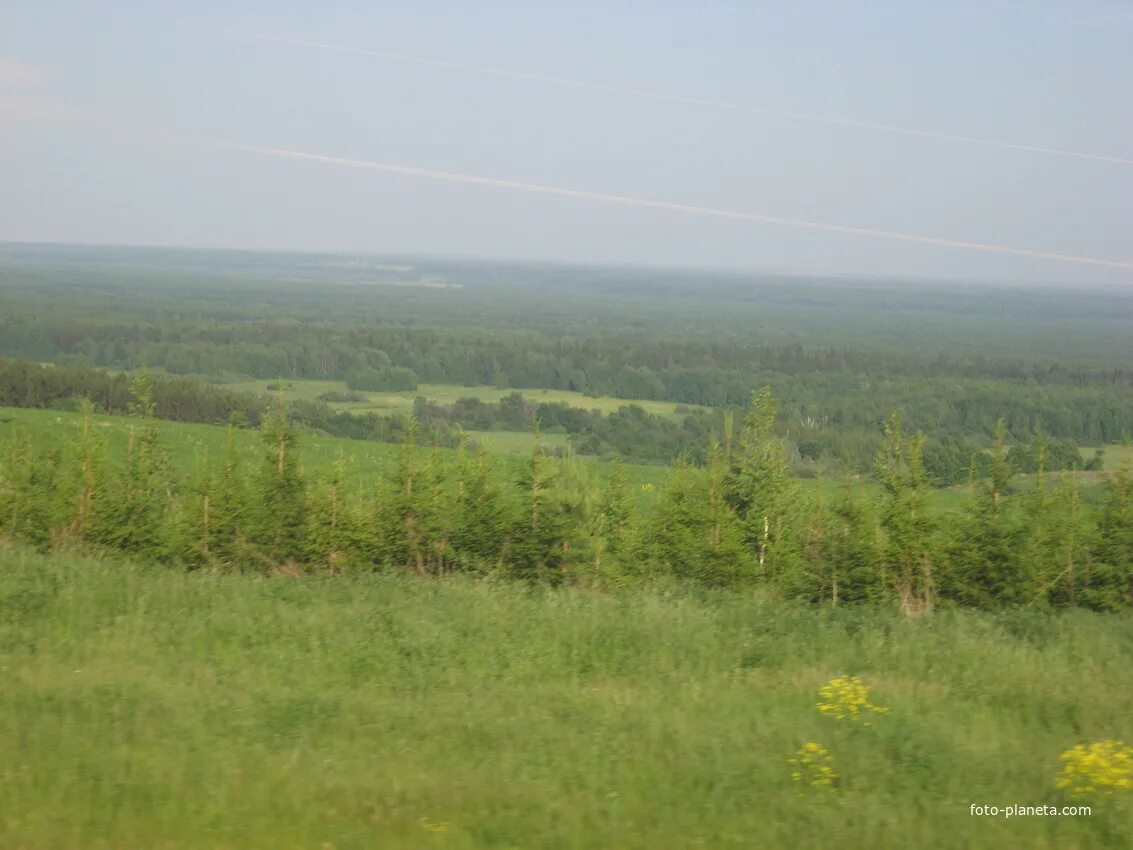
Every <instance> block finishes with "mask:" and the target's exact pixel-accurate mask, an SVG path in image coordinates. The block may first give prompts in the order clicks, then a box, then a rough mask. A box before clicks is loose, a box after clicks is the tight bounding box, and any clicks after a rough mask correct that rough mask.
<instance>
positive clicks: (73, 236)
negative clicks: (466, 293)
mask: <svg viewBox="0 0 1133 850" xmlns="http://www.w3.org/2000/svg"><path fill="white" fill-rule="evenodd" d="M264 36H271V37H274V38H279V39H292V40H300V41H306V42H314V43H318V44H322V45H327V46H329V47H330V48H348V49H349V50H342V49H328V48H318V47H311V46H306V45H300V44H295V43H288V42H286V41H279V40H269V39H267V38H264ZM1131 41H1133V0H1125V1H1124V2H1110V1H1109V0H1074V2H1065V3H1055V2H1046V1H1045V0H1030V2H1022V0H1019V2H997V0H982V2H965V0H957V2H949V3H937V2H917V0H904V2H854V3H845V2H835V1H834V0H829V2H818V0H814V2H808V0H794V1H793V2H758V0H748V2H739V1H738V0H733V2H722V0H721V2H710V0H704V2H696V3H692V2H688V3H685V2H679V0H674V2H666V3H656V2H654V3H626V2H617V0H606V1H605V2H587V0H579V2H574V3H562V2H556V3H543V2H538V0H526V2H511V3H503V2H491V0H483V2H478V3H465V2H461V3H457V2H435V0H416V2H413V3H405V2H399V3H386V2H373V0H369V2H361V0H360V1H359V2H344V1H343V0H337V1H336V0H325V2H319V3H316V2H304V3H298V2H288V0H272V2H225V3H219V2H208V0H204V2H194V3H172V2H168V3H167V2H162V3H153V2H144V3H143V2H116V1H115V0H100V2H80V1H79V0H72V2H66V3H63V2H55V0H37V2H35V3H18V2H15V0H0V241H46V242H81V243H93V244H100V243H106V244H129V245H171V246H188V247H227V248H249V249H264V250H304V251H306V250H330V251H351V252H374V253H429V254H458V255H475V256H484V257H499V258H523V259H549V260H564V261H570V262H583V263H586V262H594V263H635V264H636V263H642V264H653V265H681V266H707V267H714V268H739V269H750V270H757V271H788V272H798V273H818V274H850V275H887V276H891V275H900V276H915V277H932V278H942V277H943V278H956V279H965V280H1012V281H1029V280H1034V281H1040V280H1041V281H1052V280H1055V281H1063V282H1067V283H1082V284H1092V283H1107V284H1108V283H1116V284H1130V285H1133V239H1131V237H1133V98H1131V97H1130V96H1129V87H1130V81H1133V50H1130V49H1129V45H1130V43H1131ZM351 50H353V51H361V52H350V51H351ZM366 51H371V52H377V53H384V54H398V55H403V56H410V57H415V58H418V59H428V60H436V63H435V64H431V63H427V62H419V61H402V60H396V59H391V58H388V57H383V56H375V55H371V53H367V52H366ZM445 63H450V64H445ZM454 65H462V66H474V67H477V68H487V69H495V70H499V71H502V72H506V73H498V74H497V73H483V72H479V71H475V70H470V69H468V68H465V67H453V66H454ZM545 78H555V79H566V80H570V81H575V82H579V83H586V84H589V85H587V86H580V85H565V84H561V83H557V82H553V81H551V80H548V79H545ZM627 90H633V91H647V92H651V93H659V94H662V95H666V96H667V97H666V98H656V97H644V96H640V95H636V94H632V93H630V92H629V91H627ZM701 101H713V102H724V103H726V104H732V105H740V106H748V107H753V108H755V109H763V110H769V111H770V112H759V111H751V110H745V109H736V108H724V107H721V106H718V105H712V104H710V103H704V102H701ZM775 112H789V113H797V114H802V115H806V116H815V117H820V118H822V117H832V118H838V119H848V120H849V121H850V122H858V124H865V125H883V126H888V127H898V128H906V129H914V130H922V131H927V132H928V133H930V135H910V134H907V133H900V132H893V131H890V130H884V129H879V128H878V127H877V126H859V125H858V124H854V123H848V124H845V123H830V122H826V121H817V120H811V119H807V118H800V117H786V116H783V115H778V114H772V113H775ZM933 133H937V134H941V135H943V136H961V137H968V138H974V139H980V140H991V141H999V142H1005V143H1010V144H1015V145H1020V146H1023V147H1038V148H1047V149H1052V150H1061V151H1067V152H1072V153H1081V154H1088V155H1091V156H1086V157H1080V156H1066V155H1058V154H1051V153H1042V152H1038V151H1032V150H1022V149H1019V148H1011V147H999V146H995V145H987V144H976V143H971V142H964V141H958V140H955V139H950V138H941V137H938V136H936V135H931V134H933ZM238 146H244V147H238ZM265 149H272V150H274V151H298V152H303V153H307V154H317V155H320V156H322V157H327V158H331V159H321V160H317V159H312V158H300V157H296V156H292V155H286V156H283V155H278V154H270V153H268V152H267V151H266V150H265ZM1093 157H1098V158H1093ZM1105 157H1108V158H1109V159H1104V158H1105ZM335 158H336V159H338V160H351V161H354V162H355V164H353V165H352V164H350V163H343V162H336V161H333V159H335ZM1122 160H1124V162H1122ZM358 162H365V163H380V164H386V165H393V166H404V167H408V168H410V169H418V170H420V171H418V172H409V173H406V172H398V171H391V170H374V169H371V168H362V167H358V166H357V163H358ZM438 171H439V172H446V173H448V174H456V175H467V176H474V177H482V178H490V179H492V180H497V181H507V182H509V183H511V184H524V185H525V186H526V187H527V188H523V187H518V188H517V187H515V186H514V185H512V186H501V185H494V184H483V183H479V184H477V183H470V182H467V181H465V180H463V178H457V179H434V177H430V176H429V175H428V174H422V173H420V172H438ZM531 186H542V187H554V188H557V189H569V190H575V191H577V192H583V193H591V194H589V195H583V196H579V195H566V194H563V193H559V194H548V193H544V192H540V191H535V190H532V189H531V188H530V187H531ZM611 195H614V196H618V197H620V198H623V199H624V198H628V199H636V200H641V201H648V202H659V203H658V204H655V205H652V206H649V205H643V204H637V203H625V202H612V201H610V200H609V199H608V197H605V196H611ZM666 204H670V205H678V206H681V207H685V208H687V207H695V208H697V209H698V210H700V212H697V211H690V210H688V209H675V208H673V207H667V206H665V205H666ZM704 210H708V211H709V212H708V213H705V212H704ZM714 210H715V211H725V212H735V213H745V214H746V213H751V214H756V216H757V218H755V219H752V218H745V217H736V218H728V217H721V216H719V215H716V214H714V213H712V212H711V211H714ZM759 216H763V217H770V220H768V219H767V218H758V217H759ZM782 219H788V220H791V221H794V222H800V221H801V222H804V223H808V224H813V223H817V224H819V225H834V226H837V227H841V228H853V229H856V231H866V232H865V233H863V232H846V231H844V230H843V231H839V230H830V229H824V228H823V227H818V228H814V227H800V226H796V225H792V224H785V223H783V222H782V221H781V220H782ZM873 231H884V232H886V233H891V234H898V235H913V236H927V237H932V238H935V239H941V240H948V241H951V242H960V243H979V244H983V245H992V246H1006V247H1010V248H1017V249H1022V250H1023V251H1033V252H1037V253H1044V254H1058V255H1070V256H1074V257H1085V258H1092V259H1102V260H1110V261H1116V262H1118V263H1124V264H1126V265H1125V266H1124V267H1110V266H1105V265H1098V264H1091V263H1083V262H1073V261H1066V260H1059V259H1052V258H1049V257H1038V256H1031V255H1029V254H1005V253H999V252H995V251H985V250H978V249H975V248H971V247H964V246H954V245H953V246H949V245H942V244H934V243H926V242H913V241H907V240H902V239H895V238H879V237H878V236H877V235H876V233H873Z"/></svg>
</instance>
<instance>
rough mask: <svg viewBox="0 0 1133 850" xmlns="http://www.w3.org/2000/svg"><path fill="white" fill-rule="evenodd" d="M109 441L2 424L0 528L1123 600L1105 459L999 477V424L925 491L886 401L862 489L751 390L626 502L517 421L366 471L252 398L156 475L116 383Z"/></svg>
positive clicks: (908, 604) (416, 558) (200, 564)
mask: <svg viewBox="0 0 1133 850" xmlns="http://www.w3.org/2000/svg"><path fill="white" fill-rule="evenodd" d="M134 394H135V398H136V401H135V403H134V414H135V416H136V424H135V426H134V428H133V431H132V434H131V437H130V441H129V446H128V449H127V451H126V452H125V458H124V459H123V460H122V461H121V462H117V463H115V462H111V460H110V455H109V454H108V452H107V447H106V445H105V443H103V442H102V440H101V438H100V437H99V436H98V435H96V434H95V432H94V429H92V428H90V427H89V421H90V420H89V411H90V407H89V405H88V407H87V411H88V416H87V427H85V428H84V429H83V431H82V434H81V436H80V437H78V438H77V439H75V440H73V441H70V442H68V443H66V444H50V443H44V442H43V441H35V440H32V439H31V437H30V435H16V436H14V437H12V438H9V439H8V440H6V441H5V444H3V445H0V534H3V535H4V536H6V537H11V538H16V539H20V540H24V541H27V542H30V543H32V544H34V545H36V546H38V547H40V548H44V549H51V548H57V547H62V546H79V547H87V548H92V549H103V550H108V551H116V552H123V553H127V554H130V555H133V556H137V557H142V558H148V559H154V560H157V561H161V562H164V563H167V564H169V565H170V566H172V567H177V568H183V569H215V570H256V571H263V572H267V573H272V572H286V573H293V574H300V573H304V572H310V573H318V574H331V575H333V574H338V573H342V572H345V571H350V570H409V571H411V572H414V573H417V574H419V575H423V576H441V575H445V574H448V573H451V572H458V571H459V572H471V573H479V574H492V575H498V576H501V577H511V578H515V579H521V580H527V581H537V582H548V583H556V584H557V583H568V582H569V583H577V584H587V585H594V586H610V585H631V584H639V583H655V582H658V581H671V580H678V581H688V582H695V583H698V584H701V585H704V586H707V587H722V588H735V589H744V588H754V587H763V588H765V589H766V590H767V592H770V593H773V594H778V595H781V596H783V597H793V598H801V599H806V600H810V601H812V602H814V603H816V604H823V605H847V604H855V603H862V602H875V603H887V604H893V605H899V606H900V607H901V608H902V609H903V610H904V611H905V612H906V613H907V614H909V615H914V614H918V613H924V612H927V611H930V610H932V609H933V608H935V607H937V606H939V605H964V606H976V607H981V608H999V607H1004V606H1045V605H1080V606H1084V607H1088V608H1093V609H1098V610H1117V609H1121V608H1125V607H1128V606H1130V605H1131V604H1133V473H1131V472H1130V470H1129V469H1128V467H1127V466H1126V467H1125V468H1123V469H1122V470H1120V471H1118V472H1116V473H1114V474H1112V475H1111V476H1110V478H1109V480H1108V483H1107V484H1106V487H1105V492H1104V495H1103V498H1102V500H1101V502H1100V504H1099V505H1097V506H1096V507H1091V506H1087V505H1086V504H1084V503H1083V502H1082V500H1081V499H1080V498H1079V493H1078V487H1077V482H1076V480H1075V479H1074V478H1072V477H1063V478H1062V479H1060V480H1059V481H1058V482H1053V481H1051V480H1050V479H1049V478H1048V476H1047V475H1046V473H1045V467H1044V463H1045V460H1044V458H1045V447H1044V446H1043V445H1041V444H1040V445H1039V446H1038V447H1037V451H1038V468H1039V470H1040V472H1039V473H1038V475H1037V486H1036V487H1035V488H1034V490H1033V491H1031V492H1027V493H1013V492H1012V490H1011V484H1010V479H1011V476H1012V469H1011V466H1010V464H1009V463H1008V460H1007V450H1006V448H1005V446H1004V443H1003V432H1002V429H1000V431H999V439H998V441H997V446H996V449H995V450H994V452H993V453H992V455H991V468H990V475H989V476H988V477H987V478H985V479H983V480H980V481H979V482H978V483H976V485H975V486H974V487H973V489H972V494H971V496H970V499H969V501H968V504H967V505H966V507H965V508H964V509H963V510H962V511H961V512H959V513H952V514H940V515H934V514H932V513H930V512H929V511H928V510H926V507H925V499H926V495H927V492H928V488H929V486H930V482H929V480H928V476H927V474H926V472H925V468H924V464H923V447H924V439H923V437H922V436H920V435H910V434H909V433H907V432H906V431H905V430H904V428H903V427H902V424H901V422H900V420H899V418H897V417H895V416H894V417H892V418H891V419H890V420H889V421H888V423H887V425H886V429H885V442H884V444H883V447H882V450H881V451H880V452H879V453H878V456H877V457H876V459H875V464H876V478H877V480H878V482H879V483H880V485H881V491H880V495H879V496H873V495H867V493H866V492H863V489H862V488H861V487H860V485H857V484H855V483H854V482H852V481H847V482H846V484H845V487H844V489H843V492H842V493H841V495H839V496H838V497H836V498H826V497H823V496H822V495H821V493H816V494H812V495H808V494H807V493H805V492H804V491H803V490H801V489H800V488H799V486H798V483H797V482H796V481H795V480H793V479H792V478H791V477H790V475H789V469H788V461H787V448H786V446H785V444H784V441H783V439H782V438H781V437H780V436H779V435H778V434H777V433H776V430H775V421H776V409H775V402H774V399H773V398H772V396H771V394H770V392H769V391H761V392H760V393H758V394H756V395H755V397H754V398H753V400H752V404H751V407H750V409H749V411H748V413H747V415H746V417H745V420H744V421H743V423H742V424H741V426H740V428H739V431H738V433H734V434H733V433H732V432H731V429H727V430H726V433H725V441H724V442H723V443H722V444H721V443H713V444H712V445H711V446H710V447H709V449H708V458H707V462H706V464H705V466H704V467H702V468H698V467H694V466H691V465H687V464H682V465H680V466H678V467H677V468H675V469H674V470H673V472H672V474H671V476H670V479H669V480H668V482H667V483H666V484H665V485H664V486H663V487H662V488H661V490H660V492H659V493H658V494H657V497H656V499H655V500H654V501H653V503H652V506H651V507H650V508H649V509H647V510H643V511H639V510H637V509H636V508H635V494H634V493H633V491H632V490H631V488H630V485H629V483H628V478H627V476H626V475H625V472H624V470H622V468H621V467H620V466H619V465H618V464H613V465H612V466H611V467H610V473H609V475H607V476H602V477H598V476H596V475H595V474H594V473H593V472H592V471H591V470H590V469H589V468H588V467H587V466H586V465H584V464H582V463H580V462H579V461H578V460H577V459H575V458H573V457H567V458H563V459H555V458H552V457H548V456H546V455H545V454H544V453H543V452H542V451H541V449H540V446H539V441H538V440H536V443H535V449H534V451H533V453H532V456H531V458H530V460H529V462H528V463H527V464H526V467H525V468H524V469H523V470H522V471H521V472H519V473H511V472H508V471H507V470H506V469H504V468H501V467H499V466H497V465H496V464H495V463H494V462H493V461H492V460H491V458H490V457H488V456H487V455H485V454H484V453H483V452H472V451H470V450H465V451H463V452H460V453H459V454H458V455H457V457H456V459H455V460H448V459H446V458H445V457H444V456H442V453H441V452H440V450H439V449H437V448H435V447H434V448H426V449H421V448H418V447H417V445H416V428H415V427H411V428H410V429H409V432H408V436H407V439H406V441H405V444H404V446H403V449H402V451H401V454H400V457H399V459H398V462H397V463H396V464H394V465H393V466H392V467H391V468H390V469H389V470H388V471H386V472H385V473H384V474H383V476H382V478H381V480H380V482H379V483H378V484H376V485H369V486H365V487H364V486H362V485H361V484H360V481H359V476H358V475H357V470H352V469H351V468H349V467H348V466H339V467H337V468H336V469H335V470H334V471H333V473H331V474H329V475H325V476H321V477H308V476H304V475H303V474H302V473H301V471H300V469H301V466H300V463H299V446H298V443H297V435H296V432H295V430H294V429H293V427H292V425H291V423H290V422H289V421H288V419H287V418H286V415H285V412H284V411H279V412H277V413H276V414H274V415H269V416H265V418H264V420H263V424H262V434H263V452H262V458H261V460H260V462H259V464H258V466H257V467H256V468H254V469H248V468H245V467H244V466H243V465H242V463H241V461H240V460H239V458H238V455H237V453H236V452H235V450H234V449H233V448H232V447H231V443H230V447H229V450H228V452H227V453H226V454H225V455H224V456H222V457H219V458H208V459H205V460H203V461H202V462H201V464H200V466H199V467H198V468H197V469H196V471H195V472H194V473H193V474H192V475H191V476H190V477H189V478H187V479H186V478H182V477H179V476H178V475H176V474H175V473H174V472H173V470H172V469H171V465H170V463H169V462H168V458H167V455H166V453H165V451H164V450H163V448H162V446H161V444H160V442H159V440H158V432H157V430H156V428H155V427H154V424H153V421H152V418H153V416H154V413H155V409H156V406H155V402H154V399H153V393H152V388H151V387H150V386H149V382H148V380H147V378H146V376H144V375H143V376H141V377H140V378H139V379H138V380H137V382H136V383H135V386H134Z"/></svg>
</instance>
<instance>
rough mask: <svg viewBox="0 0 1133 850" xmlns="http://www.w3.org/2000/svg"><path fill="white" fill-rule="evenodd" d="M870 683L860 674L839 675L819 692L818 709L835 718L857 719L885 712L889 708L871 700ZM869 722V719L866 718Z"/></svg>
mask: <svg viewBox="0 0 1133 850" xmlns="http://www.w3.org/2000/svg"><path fill="white" fill-rule="evenodd" d="M869 687H870V686H869V685H867V684H866V683H865V682H863V681H862V679H861V677H860V676H837V677H836V678H833V679H831V680H830V681H829V682H827V683H826V684H825V685H823V686H822V690H820V691H819V692H818V696H819V699H820V700H821V701H820V702H819V703H818V710H819V711H820V712H822V713H823V714H825V715H826V716H828V717H833V718H834V719H835V720H857V719H858V718H862V717H868V716H869V715H870V714H885V713H886V712H887V711H889V709H888V708H882V707H881V706H878V705H874V704H873V703H871V702H870V701H869ZM866 723H867V724H868V723H869V721H868V720H866Z"/></svg>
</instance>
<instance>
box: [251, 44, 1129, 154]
mask: <svg viewBox="0 0 1133 850" xmlns="http://www.w3.org/2000/svg"><path fill="white" fill-rule="evenodd" d="M245 37H246V38H252V39H256V40H258V41H271V42H275V43H277V44H291V45H295V46H298V47H313V48H316V49H318V50H333V51H336V52H338V53H353V54H355V55H358V56H375V57H377V58H379V59H389V60H392V61H395V62H411V63H414V64H417V65H432V66H433V67H436V68H451V69H453V70H457V71H472V72H473V73H477V74H490V75H492V76H495V77H508V78H510V79H514V80H530V81H532V82H538V83H550V84H552V85H557V86H569V87H571V88H576V89H589V90H590V91H601V92H607V93H609V94H620V95H628V96H630V97H643V98H649V99H651V100H664V101H669V102H670V103H685V104H692V105H695V106H707V107H711V108H713V109H727V110H730V111H732V112H749V113H755V114H757V115H773V116H776V117H778V118H789V119H792V120H795V121H811V122H814V123H819V124H832V125H835V126H838V127H856V128H858V129H862V130H876V131H879V132H883V133H897V134H900V135H903V136H920V137H922V138H927V139H942V140H944V141H949V142H962V143H964V144H969V145H984V146H986V147H993V148H1001V149H1003V150H1012V151H1025V152H1027V153H1038V154H1046V155H1049V156H1062V157H1071V158H1073V159H1088V160H1092V161H1094V162H1108V163H1111V164H1114V165H1133V159H1127V158H1125V157H1120V156H1105V155H1103V154H1094V153H1083V152H1081V151H1071V150H1063V149H1061V148H1047V147H1041V146H1039V145H1021V144H1016V143H1014V142H1001V141H997V140H995V139H980V138H976V137H974V136H962V135H957V134H954V133H938V132H936V131H935V130H918V129H915V128H911V127H897V126H894V125H892V124H876V123H873V122H871V121H858V120H856V119H854V118H839V117H837V116H831V115H814V114H812V113H808V112H789V111H786V110H781V109H768V108H766V107H762V106H750V105H748V104H745V103H734V102H730V101H726V100H712V99H709V98H702V97H686V96H684V95H679V94H667V93H665V92H655V91H648V90H646V89H635V88H627V87H624V86H614V85H608V84H606V83H588V82H585V81H583V80H572V79H568V78H566V77H552V76H547V75H544V74H530V73H525V72H522V71H508V70H505V69H502V68H486V67H483V66H481V65H468V64H465V63H463V62H449V61H446V60H443V59H430V58H428V57H424V56H408V55H406V54H403V53H387V52H385V51H382V50H367V49H364V48H360V47H344V46H342V45H338V44H324V43H322V42H318V41H307V40H305V39H301V38H289V37H287V36H281V35H269V34H266V33H248V34H247V35H246V36H245Z"/></svg>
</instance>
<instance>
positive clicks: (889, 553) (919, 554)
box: [874, 412, 937, 617]
mask: <svg viewBox="0 0 1133 850" xmlns="http://www.w3.org/2000/svg"><path fill="white" fill-rule="evenodd" d="M884 430H885V443H884V446H883V447H882V449H881V451H880V452H878V455H877V458H876V459H875V461H874V475H875V477H876V479H877V481H878V483H879V484H880V485H881V488H882V490H883V493H884V495H883V498H882V502H881V510H880V525H881V572H882V573H883V576H879V579H880V580H881V581H884V582H885V583H886V584H888V586H889V588H890V592H891V593H892V594H893V595H894V596H895V597H896V599H897V601H898V604H899V605H900V606H901V611H902V612H903V613H904V614H905V616H907V617H911V616H915V615H918V614H922V613H926V612H929V611H931V610H932V609H933V607H934V605H935V603H936V594H937V587H936V553H935V551H934V548H933V542H932V537H933V535H934V532H935V527H934V524H933V522H932V519H931V518H930V517H929V515H928V511H927V510H926V509H925V497H926V495H927V493H928V489H929V478H928V475H927V473H926V472H925V469H924V465H923V464H922V463H921V451H922V449H923V447H924V437H923V435H921V434H917V435H916V436H914V437H909V436H907V435H906V434H905V432H904V429H903V427H902V425H901V416H900V414H899V413H896V412H895V413H893V415H892V416H890V417H889V420H888V421H887V422H886V423H885V429H884Z"/></svg>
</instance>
